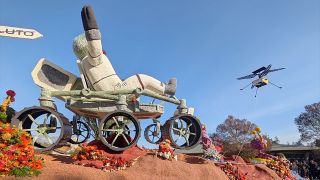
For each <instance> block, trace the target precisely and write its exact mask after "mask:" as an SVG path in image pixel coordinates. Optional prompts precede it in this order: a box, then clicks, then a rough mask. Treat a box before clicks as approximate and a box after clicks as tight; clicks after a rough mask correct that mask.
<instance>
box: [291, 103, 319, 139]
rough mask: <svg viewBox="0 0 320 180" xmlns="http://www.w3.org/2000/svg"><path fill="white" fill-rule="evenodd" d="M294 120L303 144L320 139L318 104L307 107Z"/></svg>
mask: <svg viewBox="0 0 320 180" xmlns="http://www.w3.org/2000/svg"><path fill="white" fill-rule="evenodd" d="M304 108H305V112H302V113H301V114H300V115H299V116H298V117H296V118H295V120H294V121H295V123H296V125H297V126H298V130H299V132H300V138H301V140H302V141H305V142H316V140H319V139H320V102H318V103H314V104H311V105H307V106H305V107H304Z"/></svg>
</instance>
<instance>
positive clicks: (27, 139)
mask: <svg viewBox="0 0 320 180" xmlns="http://www.w3.org/2000/svg"><path fill="white" fill-rule="evenodd" d="M20 141H21V143H22V144H23V145H24V146H28V145H29V144H31V139H30V137H28V136H26V135H25V134H22V135H21V137H20Z"/></svg>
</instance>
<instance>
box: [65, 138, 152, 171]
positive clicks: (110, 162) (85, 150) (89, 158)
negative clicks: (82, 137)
mask: <svg viewBox="0 0 320 180" xmlns="http://www.w3.org/2000/svg"><path fill="white" fill-rule="evenodd" d="M109 151H110V150H108V148H107V147H106V146H105V145H104V144H103V143H102V142H101V141H97V140H95V141H92V142H90V143H89V144H87V143H84V144H81V145H80V146H79V147H78V148H76V149H75V151H74V152H73V154H72V155H71V157H72V159H73V160H75V162H74V164H77V165H83V166H89V167H95V168H98V169H102V170H104V171H114V170H121V169H125V168H127V167H131V166H132V165H133V164H134V163H135V161H136V160H137V159H138V158H139V157H140V156H142V155H145V154H146V151H144V150H142V149H140V148H139V147H132V148H129V149H127V150H125V151H123V152H121V153H118V154H115V152H110V153H108V152H109Z"/></svg>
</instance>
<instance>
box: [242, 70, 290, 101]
mask: <svg viewBox="0 0 320 180" xmlns="http://www.w3.org/2000/svg"><path fill="white" fill-rule="evenodd" d="M283 69H285V68H278V69H271V64H269V65H268V66H267V67H264V66H263V67H261V68H259V69H257V70H255V71H253V72H252V74H249V75H247V76H243V77H240V78H237V79H238V80H241V79H251V78H254V77H256V76H258V77H259V79H256V80H254V81H252V82H251V83H250V84H248V85H247V86H245V87H244V88H241V89H240V90H244V89H245V88H247V87H248V86H250V85H251V89H253V88H255V87H256V88H257V89H256V94H255V97H256V96H257V92H258V88H260V87H262V86H265V85H268V84H269V83H270V84H272V85H274V86H276V87H278V88H280V89H281V88H282V87H280V86H277V85H275V84H273V83H272V82H270V81H269V80H268V79H267V77H266V75H267V74H268V73H270V72H274V71H280V70H283Z"/></svg>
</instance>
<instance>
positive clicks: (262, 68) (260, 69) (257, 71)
mask: <svg viewBox="0 0 320 180" xmlns="http://www.w3.org/2000/svg"><path fill="white" fill-rule="evenodd" d="M265 69H266V67H264V66H262V67H261V68H259V69H257V70H255V71H253V72H252V74H257V73H259V72H261V71H263V70H265Z"/></svg>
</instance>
